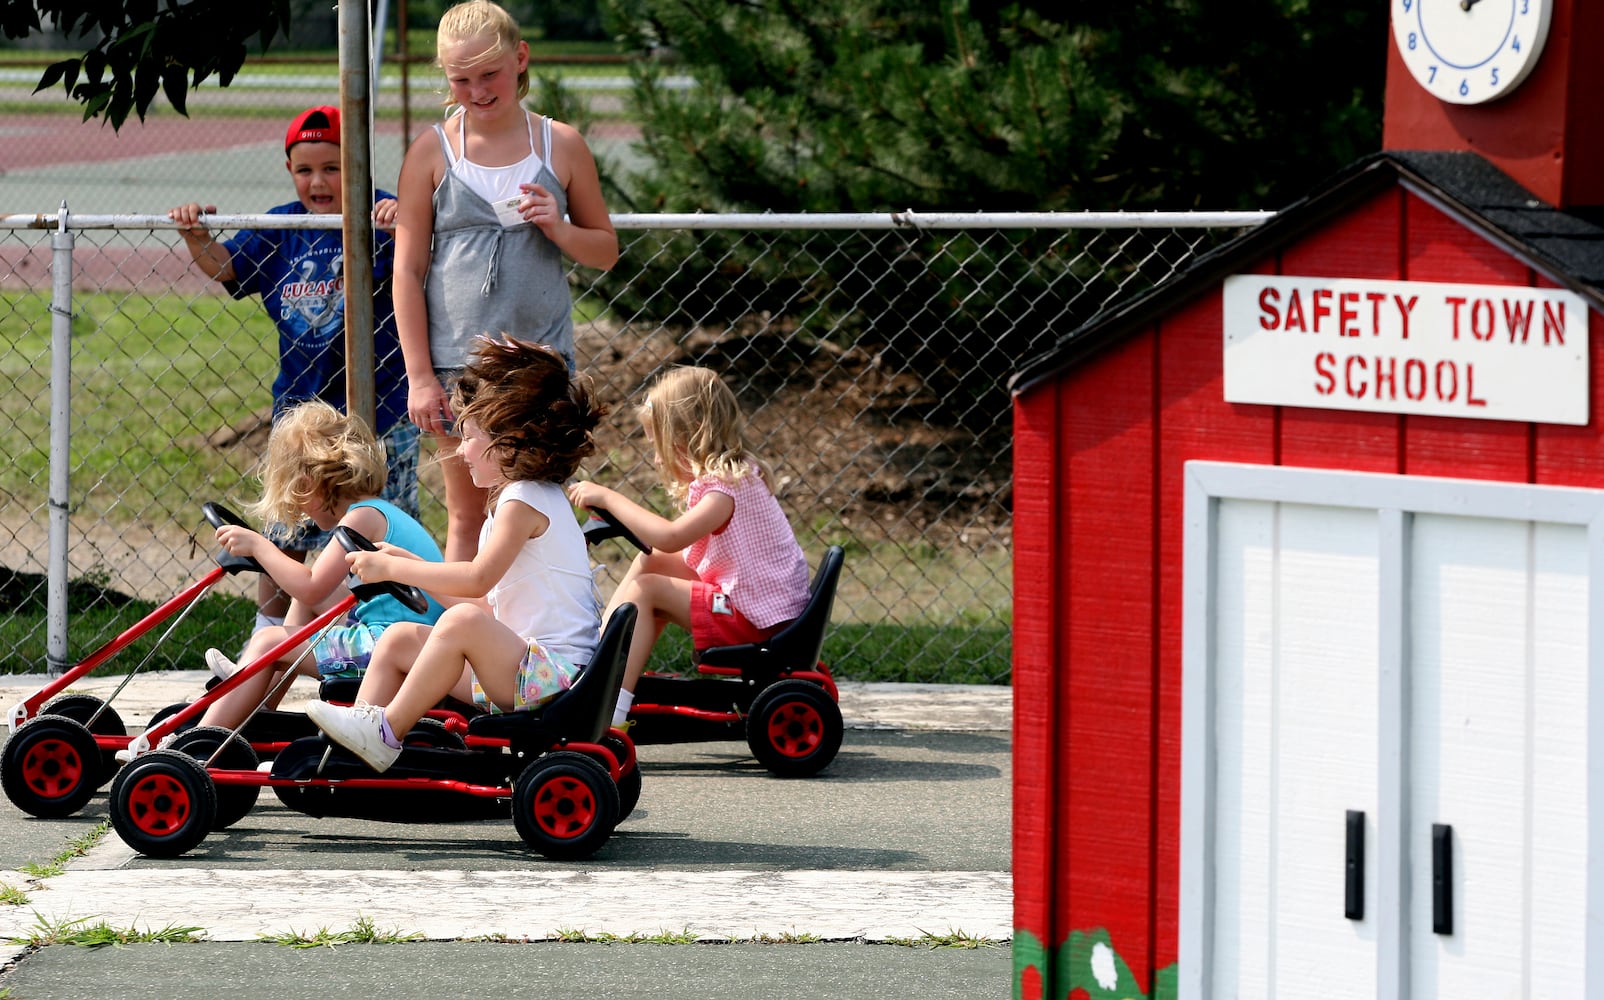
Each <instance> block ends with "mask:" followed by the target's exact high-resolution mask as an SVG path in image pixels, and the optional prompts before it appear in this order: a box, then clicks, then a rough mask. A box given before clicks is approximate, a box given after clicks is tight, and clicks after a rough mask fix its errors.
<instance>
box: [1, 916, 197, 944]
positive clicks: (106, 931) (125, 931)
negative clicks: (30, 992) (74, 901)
mask: <svg viewBox="0 0 1604 1000" xmlns="http://www.w3.org/2000/svg"><path fill="white" fill-rule="evenodd" d="M90 919H91V918H89V917H80V918H78V919H76V920H51V919H47V918H46V917H43V916H39V915H37V914H36V915H35V917H34V929H33V930H32V931H31V932H29V933H27V934H22V935H19V936H17V937H15V938H12V940H13V941H16V942H17V943H19V944H25V945H28V946H29V947H31V948H43V947H46V946H47V945H53V944H71V945H77V946H79V947H83V948H97V947H102V946H105V945H113V946H116V947H121V946H123V945H128V944H190V943H193V942H195V941H199V940H201V938H202V930H201V928H199V927H180V926H176V925H173V924H168V925H167V926H166V927H162V928H159V929H154V930H153V929H150V928H146V929H145V930H140V929H139V928H137V927H126V928H119V927H112V926H111V925H110V924H108V923H106V922H105V921H104V920H102V921H98V922H96V923H93V924H92V923H90V922H89V921H90Z"/></svg>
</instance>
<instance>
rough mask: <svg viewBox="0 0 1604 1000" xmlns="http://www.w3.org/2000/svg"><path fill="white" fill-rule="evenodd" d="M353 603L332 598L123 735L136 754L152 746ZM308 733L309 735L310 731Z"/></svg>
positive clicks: (274, 745)
mask: <svg viewBox="0 0 1604 1000" xmlns="http://www.w3.org/2000/svg"><path fill="white" fill-rule="evenodd" d="M356 604H357V597H356V595H355V594H347V595H345V596H344V597H342V598H340V600H338V601H337V602H335V603H334V604H333V605H332V606H331V607H329V608H328V609H327V610H325V611H323V612H322V613H321V614H319V615H318V616H317V617H316V618H313V619H312V620H311V621H310V622H307V623H306V624H305V625H302V626H301V627H300V628H297V629H296V630H295V631H293V632H291V633H290V634H289V635H288V636H286V637H285V638H284V640H283V641H282V642H280V643H279V644H278V645H276V646H274V647H273V648H272V649H269V650H268V651H267V652H265V653H263V654H262V655H261V656H259V657H257V658H256V659H254V660H252V661H251V662H250V663H247V664H246V665H245V666H243V667H240V668H239V669H238V670H236V671H235V672H234V673H233V674H231V675H230V676H229V677H228V678H227V679H225V680H222V681H219V682H218V683H217V684H214V685H213V686H212V687H210V688H208V689H207V690H206V692H205V693H204V694H202V695H201V696H200V697H199V698H197V699H195V700H194V701H192V702H190V703H189V704H188V705H185V706H184V707H183V708H182V709H180V710H179V711H177V712H174V713H173V714H171V715H169V716H167V717H166V718H163V719H162V720H161V721H159V722H157V723H156V724H154V725H152V726H150V727H148V728H146V730H145V731H144V732H143V733H140V734H139V735H138V736H137V737H132V738H127V739H125V743H126V744H127V746H128V748H129V749H131V750H133V751H134V753H135V755H138V754H141V753H144V752H146V751H147V750H149V749H151V748H152V747H154V746H155V745H156V744H157V743H159V742H160V741H161V740H162V738H163V737H165V736H167V735H169V734H171V733H174V732H177V731H178V729H179V727H181V726H183V725H184V724H185V723H186V722H188V721H189V720H191V719H195V718H198V717H199V716H200V715H202V714H204V713H205V711H206V709H207V708H208V707H209V706H210V705H211V704H212V702H214V701H216V700H217V699H219V698H221V697H223V696H224V695H225V694H228V693H229V692H230V691H232V690H234V689H235V688H237V687H239V686H240V685H241V684H244V683H245V681H246V679H247V678H250V677H254V676H256V675H257V674H259V673H261V672H262V671H264V670H267V669H269V668H271V667H272V666H273V664H274V663H276V662H278V660H279V658H280V657H284V656H287V655H289V653H290V652H291V651H292V650H294V649H295V647H296V646H299V645H300V644H301V643H303V642H307V641H308V640H310V639H312V638H313V637H314V636H316V635H317V634H318V633H319V632H320V631H322V630H323V629H324V628H325V627H327V626H328V625H329V624H330V623H331V622H333V621H336V620H337V619H341V618H344V617H345V614H346V612H348V611H350V610H351V609H352V608H354V607H356ZM241 728H243V727H241ZM308 735H310V733H309V734H308ZM289 744H290V741H288V740H283V741H277V742H271V743H252V744H251V749H253V750H256V751H258V752H261V751H263V750H268V751H271V752H274V753H276V752H278V751H279V750H282V749H284V748H285V747H286V746H289Z"/></svg>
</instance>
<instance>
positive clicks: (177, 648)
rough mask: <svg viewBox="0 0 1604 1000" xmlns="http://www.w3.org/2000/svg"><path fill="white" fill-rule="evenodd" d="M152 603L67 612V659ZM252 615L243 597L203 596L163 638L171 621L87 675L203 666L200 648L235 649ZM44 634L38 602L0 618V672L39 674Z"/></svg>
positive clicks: (120, 629)
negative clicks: (140, 665)
mask: <svg viewBox="0 0 1604 1000" xmlns="http://www.w3.org/2000/svg"><path fill="white" fill-rule="evenodd" d="M39 600H40V601H42V600H43V598H42V597H41V598H40V599H39ZM156 606H157V605H156V604H155V603H154V602H150V601H131V602H129V603H128V604H126V605H124V606H122V607H120V608H106V607H98V608H92V609H89V610H86V611H79V612H76V613H74V614H71V615H69V616H68V618H67V644H68V650H69V657H70V658H71V660H72V661H73V662H78V661H80V660H82V659H83V658H84V657H85V656H87V655H88V654H89V653H91V652H92V651H94V650H95V649H97V648H99V647H100V646H101V645H102V644H103V643H105V642H106V641H107V640H108V639H110V638H111V637H114V636H116V635H119V634H121V633H122V632H123V631H125V630H126V629H128V628H130V627H132V626H133V625H134V623H135V622H137V621H139V620H140V619H141V618H143V617H144V616H145V615H147V614H149V613H150V612H151V611H152V610H154V609H155V608H156ZM255 614H256V605H255V603H254V602H252V601H249V600H246V599H245V598H242V597H232V596H227V595H223V594H211V595H208V596H207V597H206V598H204V599H203V600H201V601H200V602H198V603H197V604H196V605H195V608H194V610H192V611H191V612H190V613H189V615H188V616H186V617H185V618H184V620H183V621H182V622H181V623H179V625H178V627H177V628H176V629H174V630H173V634H172V635H170V636H168V637H167V638H166V640H165V641H162V642H158V640H160V639H161V637H162V635H163V633H164V632H165V631H166V629H167V626H168V625H170V624H172V620H171V619H168V620H167V621H165V622H162V623H160V624H158V625H157V626H156V627H155V628H153V629H151V630H150V631H149V632H148V633H146V634H145V635H144V636H143V637H141V638H139V639H136V640H134V641H133V642H132V643H130V644H129V645H128V646H127V647H126V648H124V649H123V650H122V651H121V652H119V653H118V654H117V655H116V656H115V657H113V658H112V659H111V660H110V661H109V662H107V663H104V664H102V665H100V666H99V667H96V668H95V670H94V671H93V672H92V675H93V676H112V675H116V674H125V673H128V672H129V671H130V670H132V669H133V668H134V667H135V666H137V665H139V664H144V666H143V667H142V668H141V669H142V670H199V669H202V667H203V664H202V662H201V650H204V649H205V648H207V647H208V646H216V647H218V648H219V649H237V648H238V647H239V646H240V645H241V644H242V643H243V642H244V641H245V637H246V634H247V632H248V629H249V625H250V622H251V620H252V618H253V617H254V616H255ZM175 617H176V616H175ZM45 633H46V630H45V611H44V608H43V607H41V606H39V605H38V604H37V603H30V604H28V605H25V606H24V607H23V608H22V609H20V610H18V611H15V612H10V613H7V614H5V615H3V616H0V650H3V651H5V653H4V656H0V674H36V673H43V672H44V671H45V669H46V663H47V661H46V659H45V642H46V635H45ZM147 656H149V662H148V663H147V662H146V657H147Z"/></svg>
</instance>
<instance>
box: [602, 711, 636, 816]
mask: <svg viewBox="0 0 1604 1000" xmlns="http://www.w3.org/2000/svg"><path fill="white" fill-rule="evenodd" d="M601 741H602V746H605V747H606V748H607V749H609V750H611V751H612V752H613V754H614V755H615V756H616V757H618V760H619V763H623V761H624V758H625V757H626V756H628V755H629V748H628V747H626V746H624V741H623V740H621V739H619V737H618V734H617V733H614V732H613V731H612V730H608V731H607V733H606V734H605V735H604V736H602V738H601ZM640 785H641V778H640V759H639V758H637V759H635V760H634V761H632V762H631V763H630V765H629V770H627V771H625V772H624V773H623V774H622V775H620V776H619V778H618V822H620V823H622V822H623V821H624V820H626V819H629V816H630V814H631V813H633V812H634V811H635V807H636V806H637V805H639V804H640Z"/></svg>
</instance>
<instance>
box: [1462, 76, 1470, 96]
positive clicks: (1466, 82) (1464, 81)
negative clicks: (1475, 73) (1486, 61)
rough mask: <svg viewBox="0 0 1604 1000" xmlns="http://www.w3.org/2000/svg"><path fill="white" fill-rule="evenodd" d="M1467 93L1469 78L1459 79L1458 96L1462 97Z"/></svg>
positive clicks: (1468, 91) (1468, 90)
mask: <svg viewBox="0 0 1604 1000" xmlns="http://www.w3.org/2000/svg"><path fill="white" fill-rule="evenodd" d="M1469 93H1470V81H1469V80H1460V81H1459V96H1460V97H1464V96H1465V95H1466V94H1469Z"/></svg>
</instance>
